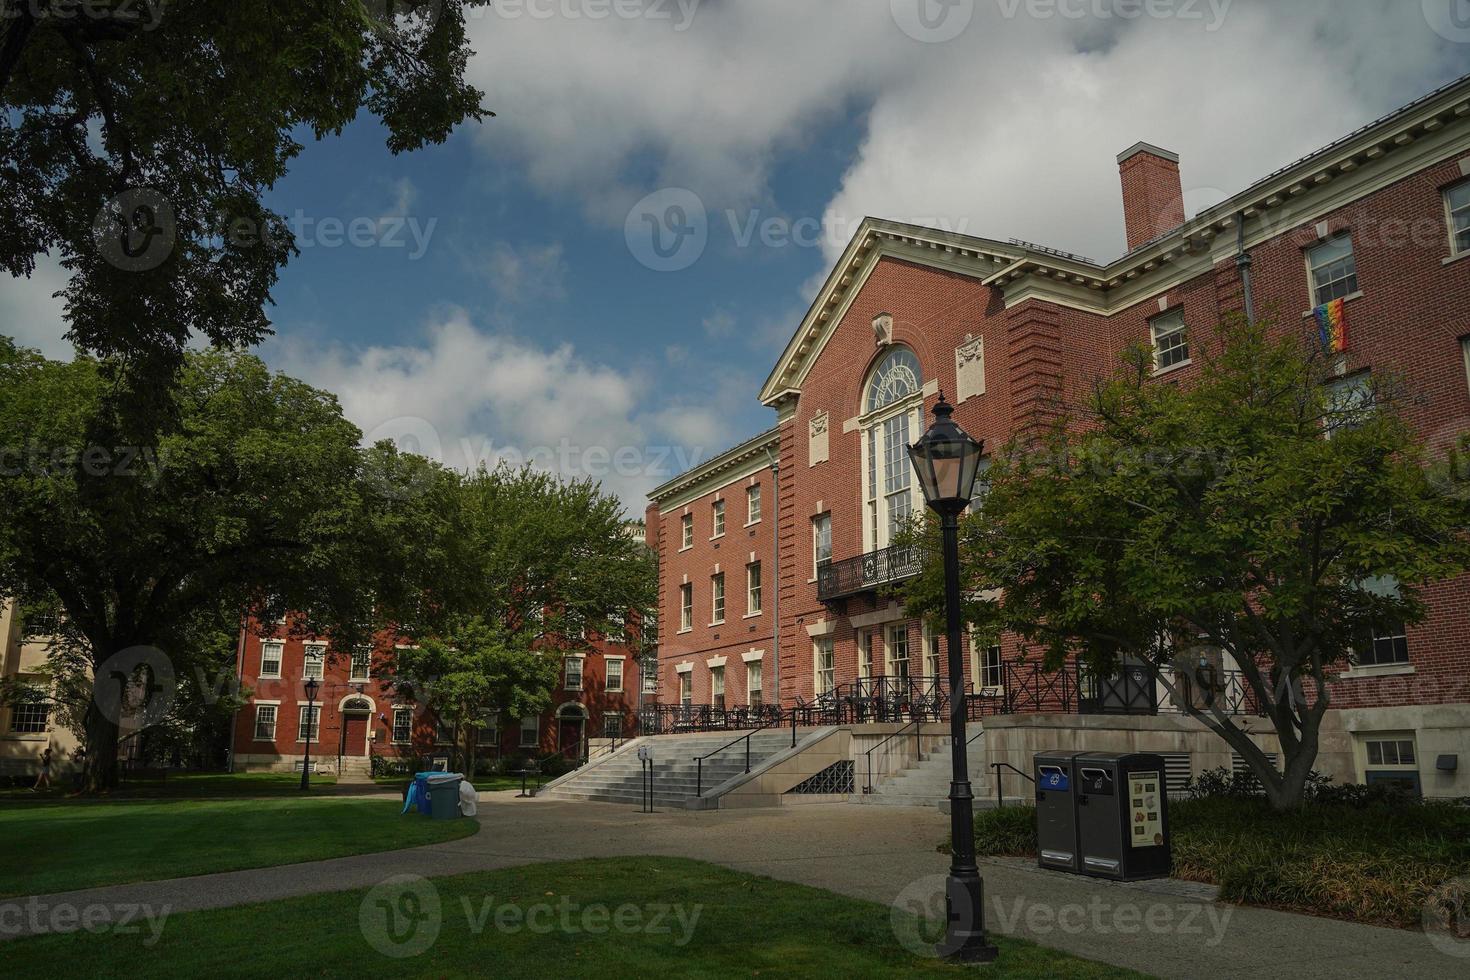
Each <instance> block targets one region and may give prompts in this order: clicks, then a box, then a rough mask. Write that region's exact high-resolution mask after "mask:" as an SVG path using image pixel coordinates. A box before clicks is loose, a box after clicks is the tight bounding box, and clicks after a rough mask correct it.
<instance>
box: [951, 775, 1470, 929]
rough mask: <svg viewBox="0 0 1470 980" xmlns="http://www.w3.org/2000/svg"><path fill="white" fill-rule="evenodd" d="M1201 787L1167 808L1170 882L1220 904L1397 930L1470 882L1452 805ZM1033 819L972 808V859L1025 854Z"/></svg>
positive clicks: (1464, 811) (1366, 795)
mask: <svg viewBox="0 0 1470 980" xmlns="http://www.w3.org/2000/svg"><path fill="white" fill-rule="evenodd" d="M1217 772H1224V771H1223V770H1217ZM1205 775H1207V776H1211V775H1212V774H1205ZM1206 785H1208V786H1210V787H1212V788H1214V789H1215V792H1214V794H1213V795H1200V796H1199V797H1198V798H1195V799H1189V800H1180V801H1178V802H1175V803H1172V804H1171V805H1170V809H1169V818H1170V828H1171V831H1172V834H1173V848H1174V871H1173V874H1174V877H1176V878H1183V879H1186V880H1190V881H1201V882H1205V883H1208V884H1214V885H1218V886H1219V887H1220V898H1221V899H1223V900H1225V901H1230V902H1240V903H1242V904H1247V905H1262V906H1268V907H1271V908H1279V909H1287V910H1290V911H1296V912H1307V913H1311V914H1315V915H1325V916H1332V917H1334V918H1342V919H1350V920H1352V921H1355V922H1368V923H1374V924H1379V925H1390V926H1399V927H1405V928H1407V927H1412V926H1415V925H1417V924H1418V923H1419V921H1420V916H1421V914H1422V909H1423V907H1424V903H1425V901H1426V900H1427V899H1428V898H1429V896H1430V895H1431V894H1432V893H1433V891H1434V889H1435V888H1436V887H1438V886H1439V885H1440V884H1441V883H1443V882H1445V881H1447V880H1449V879H1452V878H1456V877H1458V876H1461V875H1465V874H1470V807H1466V806H1464V805H1462V804H1457V803H1447V802H1437V801H1436V802H1420V801H1416V800H1409V799H1406V798H1405V797H1404V796H1403V795H1402V794H1393V793H1384V792H1381V791H1380V789H1379V788H1378V787H1364V786H1337V787H1331V786H1328V785H1327V783H1326V781H1325V780H1324V781H1322V783H1321V786H1320V788H1319V791H1318V792H1316V793H1315V794H1314V801H1313V802H1312V803H1310V804H1308V805H1306V806H1304V807H1301V808H1299V809H1296V810H1289V811H1285V812H1277V811H1274V810H1272V809H1271V808H1270V806H1269V805H1268V804H1267V803H1266V801H1265V800H1264V799H1262V798H1259V797H1250V796H1245V795H1237V794H1240V793H1243V789H1242V787H1241V786H1240V784H1238V783H1236V782H1235V781H1234V780H1229V779H1225V778H1223V777H1218V776H1214V777H1213V778H1212V779H1211V780H1210V781H1209V782H1208V783H1207V784H1206ZM1035 820H1036V811H1035V810H1034V809H1033V808H1031V807H1006V808H1004V809H997V810H985V811H982V812H981V813H979V814H978V815H977V816H976V817H975V849H976V851H977V853H980V854H991V855H1012V856H1031V855H1034V854H1035V853H1036V826H1035Z"/></svg>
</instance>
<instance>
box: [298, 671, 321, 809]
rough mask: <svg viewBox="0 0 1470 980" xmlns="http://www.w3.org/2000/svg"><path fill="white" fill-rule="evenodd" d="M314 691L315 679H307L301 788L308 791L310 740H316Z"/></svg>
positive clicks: (309, 782) (309, 779)
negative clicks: (304, 745)
mask: <svg viewBox="0 0 1470 980" xmlns="http://www.w3.org/2000/svg"><path fill="white" fill-rule="evenodd" d="M316 690H317V679H316V678H315V677H312V678H309V679H308V680H307V682H306V724H307V729H306V739H305V742H306V748H305V750H304V752H303V754H302V757H301V788H302V789H308V788H309V787H310V785H311V740H312V739H313V738H316V732H317V727H318V726H317V717H316Z"/></svg>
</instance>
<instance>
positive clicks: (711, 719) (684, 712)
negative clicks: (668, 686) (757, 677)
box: [638, 704, 785, 735]
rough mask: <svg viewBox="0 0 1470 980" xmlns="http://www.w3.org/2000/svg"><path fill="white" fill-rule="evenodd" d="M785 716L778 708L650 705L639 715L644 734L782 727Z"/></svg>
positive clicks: (765, 706) (772, 706)
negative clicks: (775, 725) (780, 725)
mask: <svg viewBox="0 0 1470 980" xmlns="http://www.w3.org/2000/svg"><path fill="white" fill-rule="evenodd" d="M784 717H785V714H784V712H782V710H781V707H780V706H779V705H774V704H762V705H758V706H755V707H749V706H740V707H731V708H722V707H717V706H715V705H711V704H650V705H645V706H644V707H643V709H642V710H641V711H639V713H638V722H639V731H640V733H641V734H644V735H675V734H678V733H679V732H738V731H744V730H745V729H749V728H764V727H766V726H767V725H771V724H780V723H781V721H782V719H783V718H784Z"/></svg>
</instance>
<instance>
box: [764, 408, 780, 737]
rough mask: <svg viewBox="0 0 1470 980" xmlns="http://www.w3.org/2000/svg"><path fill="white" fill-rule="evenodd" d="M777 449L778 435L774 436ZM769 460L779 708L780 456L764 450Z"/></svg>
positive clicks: (774, 654)
mask: <svg viewBox="0 0 1470 980" xmlns="http://www.w3.org/2000/svg"><path fill="white" fill-rule="evenodd" d="M776 439H777V442H776V446H777V448H778V449H779V447H780V445H781V442H780V436H777V437H776ZM766 458H767V459H769V460H770V461H771V498H772V503H771V531H772V534H771V564H772V566H773V567H772V568H771V681H772V683H773V685H774V686H775V688H776V709H777V710H778V711H779V710H780V708H781V458H780V456H779V455H772V453H771V451H770V450H769V449H767V450H766Z"/></svg>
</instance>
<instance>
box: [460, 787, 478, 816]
mask: <svg viewBox="0 0 1470 980" xmlns="http://www.w3.org/2000/svg"><path fill="white" fill-rule="evenodd" d="M479 805H480V794H479V792H478V791H477V790H476V789H475V788H474V787H473V786H471V785H470V781H469V780H468V779H466V780H464V781H462V782H461V783H460V784H459V812H460V813H462V814H464V815H465V816H466V817H473V816H474V815H475V812H476V810H477V809H478V808H479Z"/></svg>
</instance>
